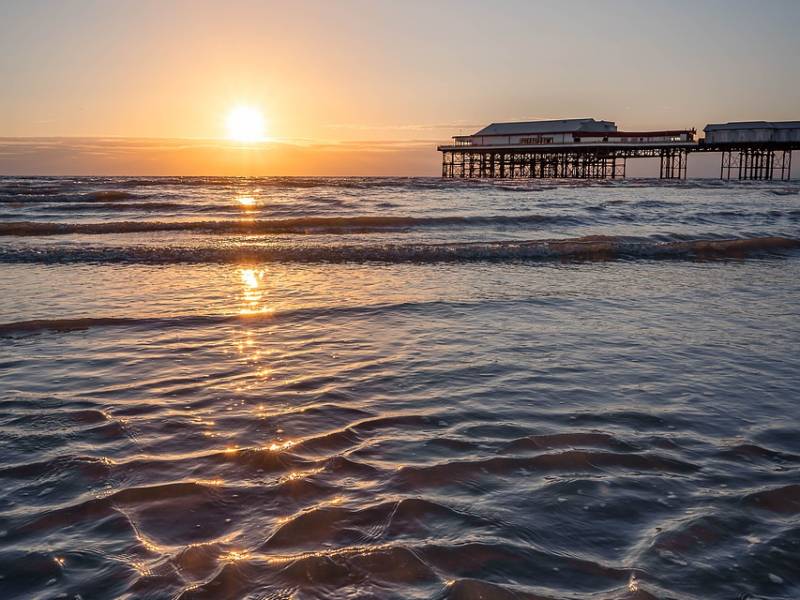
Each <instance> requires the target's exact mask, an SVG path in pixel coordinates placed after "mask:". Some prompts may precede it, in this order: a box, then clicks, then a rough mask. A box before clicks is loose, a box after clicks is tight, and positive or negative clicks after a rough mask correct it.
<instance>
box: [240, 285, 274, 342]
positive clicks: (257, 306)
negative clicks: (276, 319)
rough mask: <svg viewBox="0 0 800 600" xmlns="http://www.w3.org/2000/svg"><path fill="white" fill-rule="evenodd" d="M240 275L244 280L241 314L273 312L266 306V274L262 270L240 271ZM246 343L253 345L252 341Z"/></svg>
mask: <svg viewBox="0 0 800 600" xmlns="http://www.w3.org/2000/svg"><path fill="white" fill-rule="evenodd" d="M239 275H240V277H241V278H242V296H241V300H242V307H241V308H240V310H239V313H240V314H242V315H254V314H264V313H269V312H272V308H271V307H269V306H267V305H265V304H264V290H263V286H264V279H265V276H266V273H265V272H264V271H262V270H260V269H240V270H239ZM246 343H247V345H252V340H247V341H246Z"/></svg>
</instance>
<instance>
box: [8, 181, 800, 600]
mask: <svg viewBox="0 0 800 600" xmlns="http://www.w3.org/2000/svg"><path fill="white" fill-rule="evenodd" d="M798 597H800V183H798V182H791V183H787V182H782V183H779V182H770V183H721V182H718V181H694V182H692V181H689V182H678V183H673V184H666V183H661V182H658V181H651V180H628V181H621V182H614V183H609V182H542V181H533V182H459V181H440V180H438V179H359V178H344V179H301V178H291V179H281V178H268V179H237V178H77V179H76V178H29V179H26V178H23V179H19V178H0V598H3V599H10V598H25V599H29V598H30V599H55V598H81V599H83V600H88V599H92V598H128V599H134V598H136V599H139V598H146V599H161V598H181V599H196V598H209V599H211V598H213V599H218V598H222V599H225V598H252V599H256V598H258V599H289V598H326V599H327V598H331V599H338V598H348V599H351V598H352V599H355V598H359V599H361V598H397V599H407V598H434V599H444V598H453V599H465V600H466V599H468V600H475V599H479V598H483V599H495V598H497V599H503V600H504V599H510V598H517V599H527V600H534V599H538V600H541V599H557V598H558V599H562V598H563V599H573V600H578V599H580V600H585V599H593V600H594V599H596V600H599V599H623V598H630V599H652V598H662V599H667V598H676V599H697V600H700V599H703V600H707V599H720V600H722V599H731V598H739V599H745V598H750V599H753V600H755V599H757V598H760V599H790V598H798Z"/></svg>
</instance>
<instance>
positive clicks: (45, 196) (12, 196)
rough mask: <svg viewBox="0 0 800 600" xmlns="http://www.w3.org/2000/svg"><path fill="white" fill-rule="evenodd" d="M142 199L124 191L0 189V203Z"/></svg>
mask: <svg viewBox="0 0 800 600" xmlns="http://www.w3.org/2000/svg"><path fill="white" fill-rule="evenodd" d="M133 198H143V196H141V195H137V194H134V193H132V192H127V191H124V190H98V191H94V192H84V193H65V192H64V190H62V189H59V188H30V189H8V188H6V189H0V203H10V204H35V203H41V202H47V203H54V202H115V201H118V200H131V199H133Z"/></svg>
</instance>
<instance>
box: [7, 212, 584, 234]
mask: <svg viewBox="0 0 800 600" xmlns="http://www.w3.org/2000/svg"><path fill="white" fill-rule="evenodd" d="M536 223H548V224H550V223H560V224H564V225H566V224H580V221H579V219H577V218H575V217H566V216H550V215H538V214H534V215H531V214H528V215H516V216H510V215H489V216H464V217H458V216H448V217H394V216H391V217H388V216H379V215H374V216H358V217H295V218H289V219H269V220H247V221H233V220H230V221H115V222H108V223H45V222H39V221H12V222H7V223H0V236H2V235H6V236H42V235H70V234H86V235H103V234H119V233H145V232H147V233H149V232H163V231H187V232H203V233H216V234H235V233H239V234H250V235H254V234H267V233H294V234H304V233H333V234H337V233H339V234H348V233H372V232H381V231H392V230H404V229H410V228H414V227H446V226H454V225H461V226H469V225H511V226H513V225H529V224H536Z"/></svg>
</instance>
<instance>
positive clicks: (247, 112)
mask: <svg viewBox="0 0 800 600" xmlns="http://www.w3.org/2000/svg"><path fill="white" fill-rule="evenodd" d="M225 124H226V127H227V130H228V138H229V139H231V140H234V141H236V142H263V141H264V140H265V137H264V116H263V115H262V114H261V112H260V111H259V110H258V109H256V108H253V107H252V106H237V107H236V108H234V109H233V110H231V111H230V112H229V113H228V117H227V119H226V120H225Z"/></svg>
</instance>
